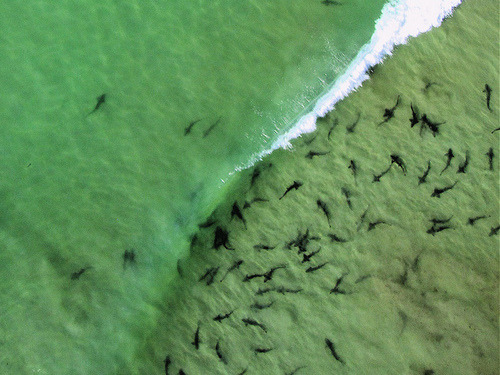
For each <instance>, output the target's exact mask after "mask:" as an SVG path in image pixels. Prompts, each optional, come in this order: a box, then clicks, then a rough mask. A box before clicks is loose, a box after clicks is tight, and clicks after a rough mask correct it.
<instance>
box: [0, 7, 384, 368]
mask: <svg viewBox="0 0 500 375" xmlns="http://www.w3.org/2000/svg"><path fill="white" fill-rule="evenodd" d="M383 4H384V1H382V0H377V1H370V2H367V1H363V0H358V1H344V2H343V4H342V5H340V6H325V5H324V4H322V3H321V2H320V1H303V0H302V1H298V2H293V3H291V2H289V1H284V0H279V1H273V2H267V1H251V2H234V1H232V2H229V1H217V2H201V1H197V2H189V3H187V2H181V1H175V2H173V1H156V2H150V1H149V2H125V3H123V2H116V1H111V0H108V1H86V2H76V3H75V2H71V1H61V2H57V3H53V2H44V1H41V2H36V3H34V4H33V3H27V2H22V1H14V0H13V1H9V2H4V3H3V4H2V5H1V6H0V24H1V25H2V30H3V32H2V35H1V47H0V52H1V53H0V82H1V87H2V92H1V95H0V121H1V124H2V136H1V137H0V166H1V167H0V249H1V250H0V280H2V282H1V284H0V296H1V297H0V306H2V307H1V309H2V310H1V319H0V333H1V336H2V342H1V345H2V346H3V347H4V348H8V350H7V351H5V350H2V352H3V353H7V354H3V355H2V358H1V366H2V367H3V370H2V371H3V373H32V372H36V373H41V374H54V373H69V372H71V373H74V374H78V373H82V374H83V373H96V372H95V371H97V369H99V371H100V373H113V372H114V371H116V369H117V368H122V369H123V368H127V367H128V366H129V364H130V363H129V362H130V360H131V359H130V358H132V357H133V353H134V352H135V350H136V347H137V345H138V344H137V342H138V340H140V338H141V337H144V336H146V335H147V334H148V332H149V331H151V330H152V329H154V327H155V317H156V315H157V314H158V304H159V301H162V300H163V299H164V298H166V296H167V294H168V285H169V282H170V281H171V279H172V278H173V277H174V276H175V274H176V263H177V259H178V258H180V257H182V256H185V255H186V254H187V252H188V248H189V241H190V239H189V236H190V234H191V233H193V231H194V229H195V228H196V224H197V223H199V222H200V221H201V220H203V219H204V218H205V217H206V216H207V215H208V214H209V213H210V212H211V210H212V209H213V208H214V207H215V206H216V205H217V203H218V202H220V201H221V200H222V199H223V198H224V194H225V192H226V190H227V186H228V184H227V182H228V181H229V179H230V177H229V176H230V174H231V172H233V171H234V170H235V168H237V167H238V166H240V165H241V164H244V163H245V162H246V161H248V160H249V158H250V157H251V155H253V154H255V153H256V152H259V151H262V150H264V149H266V148H269V146H270V145H271V143H272V142H273V141H274V140H275V139H276V137H277V136H278V135H279V134H281V133H283V132H284V131H286V130H287V129H288V128H289V127H290V126H292V125H293V123H294V121H295V120H296V119H297V117H298V116H299V115H300V114H301V113H302V112H303V111H304V109H305V108H306V107H307V106H308V104H310V102H311V101H312V100H314V99H315V98H316V97H318V96H319V95H320V94H321V93H322V92H324V91H325V90H326V88H327V87H328V85H329V84H331V83H332V82H333V81H334V80H335V78H336V77H338V76H339V74H340V73H341V72H342V71H343V70H344V69H345V68H346V67H347V65H348V63H349V62H350V61H351V60H352V59H353V58H354V56H355V55H356V53H357V52H358V50H359V49H360V48H361V46H362V45H363V44H365V43H366V42H367V41H368V40H369V39H370V36H371V34H372V33H373V29H374V25H375V21H376V19H377V18H378V17H379V16H380V11H381V9H382V6H383ZM103 93H105V94H106V102H105V103H104V104H103V105H102V106H101V107H100V108H99V109H98V110H97V111H95V112H94V113H90V112H91V111H92V109H93V108H94V107H95V106H96V98H97V97H98V96H100V95H101V94H103ZM197 120H199V122H197V123H196V124H195V125H194V126H193V128H192V131H191V132H190V133H189V134H187V135H184V133H185V128H186V127H187V126H188V125H189V124H190V123H191V122H193V121H197ZM214 124H215V126H214V127H213V128H212V130H211V131H209V129H210V128H211V126H212V125H214ZM204 135H205V136H204ZM126 250H127V251H130V252H131V251H133V252H134V254H135V262H128V263H127V262H126V261H125V260H124V252H125V251H126ZM80 269H85V272H84V273H82V275H81V277H80V278H79V279H78V280H72V279H71V275H72V274H73V273H74V272H77V271H79V270H80ZM62 347H64V350H61V348H62ZM55 369H57V370H55Z"/></svg>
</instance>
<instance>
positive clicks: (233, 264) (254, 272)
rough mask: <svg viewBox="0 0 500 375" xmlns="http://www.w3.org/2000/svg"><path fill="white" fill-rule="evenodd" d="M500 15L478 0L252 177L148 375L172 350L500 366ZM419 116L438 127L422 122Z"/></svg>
mask: <svg viewBox="0 0 500 375" xmlns="http://www.w3.org/2000/svg"><path fill="white" fill-rule="evenodd" d="M497 14H498V3H496V2H494V1H490V0H481V1H474V2H467V1H466V2H465V3H464V4H463V5H462V6H460V7H459V9H457V10H456V12H455V14H454V16H453V17H452V18H451V19H448V20H446V21H445V22H444V24H443V25H442V27H440V28H439V29H435V30H433V31H431V32H429V33H427V34H425V35H421V36H419V37H418V38H417V39H414V40H411V41H410V42H409V43H408V44H407V45H406V46H402V47H400V48H398V49H397V51H396V52H395V53H394V56H393V57H392V58H390V59H387V61H385V62H384V63H383V64H382V65H380V66H377V67H376V69H375V71H374V72H373V76H372V78H371V80H370V81H368V82H367V83H365V85H364V86H363V87H362V88H361V89H360V90H358V92H356V93H354V94H353V95H351V96H350V97H349V98H348V99H346V100H344V101H343V102H341V103H340V104H338V105H337V107H336V109H335V110H334V111H333V112H332V113H330V114H329V115H328V116H327V117H326V118H324V119H322V120H321V121H320V123H319V124H318V129H317V131H316V132H315V133H313V134H308V135H305V136H304V137H302V138H301V139H299V140H297V141H296V142H295V143H294V148H293V150H291V151H284V150H279V151H277V152H275V153H273V154H272V155H270V156H269V157H267V158H266V159H265V160H263V161H262V162H261V163H260V164H259V165H257V166H256V167H255V168H254V169H252V170H250V171H246V172H244V173H242V176H241V180H240V181H239V183H238V184H236V185H235V187H234V194H233V196H232V198H230V199H228V200H227V202H226V203H225V204H223V205H221V206H220V207H219V208H218V209H217V210H216V211H215V212H214V214H213V216H212V218H211V219H210V220H212V221H213V224H212V225H211V226H209V227H208V228H203V229H200V232H199V234H198V235H197V236H196V238H195V239H193V245H192V248H191V256H190V257H189V258H188V259H186V260H185V261H182V262H181V263H180V264H179V273H180V276H179V279H178V280H177V281H176V284H175V290H176V293H175V296H173V297H172V298H171V299H170V300H169V301H166V302H165V305H164V306H161V307H160V308H161V309H162V310H163V311H164V314H163V319H162V320H161V321H160V322H159V324H158V325H157V330H156V331H155V333H154V335H153V336H152V337H150V338H149V340H148V341H147V342H146V343H145V347H144V351H143V352H141V353H139V357H138V358H137V363H138V364H139V365H138V368H137V369H136V370H137V372H138V373H142V374H146V373H148V374H153V373H157V374H161V373H165V369H164V366H165V363H164V360H165V359H166V358H167V359H168V360H169V361H171V363H170V365H169V371H170V373H177V372H178V371H179V369H183V371H185V373H187V374H242V373H244V371H245V370H246V369H247V372H246V374H295V373H296V374H398V375H399V374H422V375H423V374H426V375H430V374H454V375H456V374H498V360H499V357H498V352H499V339H498V338H499V330H498V316H499V315H498V313H499V310H498V302H499V301H498V295H499V288H498V280H499V256H498V255H499V254H498V249H499V236H498V226H499V204H498V202H499V187H498V181H499V169H498V167H499V164H498V157H497V155H498V154H499V142H498V137H499V134H500V132H494V133H492V131H493V130H494V129H495V128H497V127H498V126H499V124H498V108H499V107H498V105H499V101H498V88H499V82H498V61H499V60H498V57H499V54H498V35H497V33H496V31H498V19H497V18H495V15H497ZM490 32H493V34H494V35H497V37H496V38H490V37H489V34H490ZM479 41H480V42H481V43H480V44H479V43H478V42H479ZM486 83H487V84H488V85H489V86H490V87H492V88H493V92H492V99H491V104H490V105H491V108H492V111H489V110H488V109H487V107H486V99H485V98H486V94H485V93H483V89H484V87H485V84H486ZM398 96H399V97H400V101H399V104H398V105H397V107H396V108H395V110H394V118H392V119H390V120H389V121H387V122H385V123H382V124H380V123H381V122H382V121H383V120H384V118H383V116H382V115H383V113H384V109H385V108H391V107H393V106H394V105H395V104H396V102H397V97H398ZM411 106H413V109H414V110H418V112H419V115H418V117H419V118H421V117H422V116H423V114H426V115H427V118H428V119H429V121H430V122H431V125H430V126H428V125H425V124H423V123H422V121H420V122H419V123H417V124H416V125H415V126H414V127H411V126H410V120H409V119H410V118H412V110H411ZM440 122H445V123H444V124H442V125H438V126H437V127H438V133H435V134H433V132H432V131H431V128H432V127H433V126H432V123H440ZM449 149H452V152H453V154H454V157H453V158H452V159H451V162H450V166H449V167H448V168H446V169H445V166H446V163H447V156H446V155H447V153H448V151H449ZM490 149H491V150H492V151H493V153H494V155H495V156H494V157H493V163H492V164H491V166H490V163H489V159H488V158H489V157H488V155H487V154H488V153H489V150H490ZM311 151H312V152H314V153H319V155H316V156H314V155H313V154H311V153H310V152H311ZM391 155H393V158H392V159H391ZM396 155H397V157H396ZM466 160H467V162H466ZM391 161H394V162H393V163H391ZM352 162H354V164H355V166H356V171H355V173H353V172H354V171H353V168H349V166H351V165H352ZM398 162H399V164H400V165H398ZM428 166H430V169H428ZM490 167H491V169H490ZM443 169H444V171H443ZM256 171H258V172H256ZM384 171H386V172H385V173H384ZM426 171H427V172H426ZM460 171H461V172H460ZM424 175H426V177H425V176H424ZM252 180H253V181H252ZM294 181H296V182H297V183H298V184H297V185H300V186H299V187H298V188H297V189H292V190H290V191H289V192H288V193H287V194H286V195H285V196H284V197H283V198H282V199H279V198H280V197H281V196H282V195H283V194H284V193H285V191H286V190H287V188H288V187H290V186H292V185H293V184H294ZM419 181H424V182H422V183H419ZM252 182H253V183H252ZM436 189H437V190H436ZM439 189H441V190H443V191H442V192H441V190H439ZM246 203H247V205H246V206H247V207H246V208H245V204H246ZM233 204H237V205H238V207H239V208H240V210H241V212H242V215H243V219H244V221H242V220H241V219H240V218H238V213H237V210H235V209H233ZM248 204H249V207H248ZM231 212H233V214H231ZM327 215H328V216H329V218H328V217H327ZM207 224H210V222H209V223H207ZM216 228H219V234H220V233H222V232H221V230H225V231H227V232H228V241H227V242H226V243H225V245H226V247H227V248H229V249H226V248H225V247H224V245H220V246H219V247H218V249H214V237H215V233H216V231H217V230H216ZM222 242H224V241H221V243H222ZM216 317H218V320H219V321H217V320H214V318H216ZM197 329H199V331H198V332H199V336H198V338H199V348H198V349H197V348H196V347H195V345H194V344H193V343H194V342H195V341H196V339H195V332H196V331H197Z"/></svg>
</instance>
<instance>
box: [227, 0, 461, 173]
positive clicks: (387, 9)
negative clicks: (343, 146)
mask: <svg viewBox="0 0 500 375" xmlns="http://www.w3.org/2000/svg"><path fill="white" fill-rule="evenodd" d="M460 3H461V0H438V1H434V0H391V1H390V2H389V3H387V4H385V5H384V7H383V9H382V15H381V16H380V18H379V19H378V20H377V21H376V25H375V32H374V33H373V36H372V37H371V40H370V42H369V43H368V44H366V45H364V46H363V47H362V48H361V50H360V51H359V53H358V54H357V56H356V57H355V59H354V60H353V61H352V62H351V63H350V64H349V66H348V68H347V69H346V71H345V72H344V73H343V74H342V75H341V76H340V77H339V78H338V79H337V80H335V82H333V83H332V85H331V87H330V88H329V89H328V90H327V91H326V93H324V94H322V95H320V96H319V97H318V98H317V99H316V100H315V101H313V103H311V104H310V105H309V106H308V107H306V108H305V109H304V112H307V113H305V114H303V115H301V116H299V118H298V119H297V120H296V121H294V122H293V124H292V125H291V127H290V129H289V130H287V131H285V132H284V133H283V134H281V135H279V136H278V137H277V139H276V140H275V141H274V142H273V143H272V145H271V147H270V148H268V149H266V150H264V151H261V152H259V153H256V154H254V155H253V156H252V158H251V159H250V160H249V162H248V163H246V164H245V165H243V166H239V167H237V168H236V169H235V172H237V171H240V170H243V169H246V168H249V167H251V166H252V165H254V164H255V163H256V162H257V161H259V160H262V158H263V157H264V156H266V155H268V154H270V153H271V152H273V151H274V150H277V149H279V148H284V149H289V148H291V147H292V145H291V143H290V141H291V140H292V139H295V138H298V137H300V136H301V135H302V134H307V133H311V132H313V131H315V130H316V121H317V119H318V118H321V117H324V116H325V115H326V114H327V113H328V112H330V111H332V110H333V109H334V108H335V104H336V103H338V102H339V101H340V100H342V99H343V98H345V97H346V96H348V95H349V93H351V92H352V91H354V90H356V89H357V88H359V87H360V86H361V85H362V84H363V82H364V81H366V80H367V79H369V78H370V77H369V75H368V74H367V72H368V71H369V69H370V68H371V67H374V66H375V65H377V64H379V63H381V62H382V61H383V60H384V58H386V57H387V56H390V55H391V54H392V51H393V49H394V47H396V46H398V45H401V44H405V43H406V42H407V40H408V38H410V37H416V36H417V35H419V34H422V33H425V32H427V31H429V30H431V29H432V28H434V27H439V26H440V25H441V23H442V22H443V20H444V19H445V18H446V17H449V16H450V15H451V14H452V13H453V10H454V8H455V7H457V6H458V5H460ZM311 107H312V109H310V108H311Z"/></svg>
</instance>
